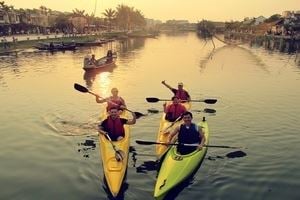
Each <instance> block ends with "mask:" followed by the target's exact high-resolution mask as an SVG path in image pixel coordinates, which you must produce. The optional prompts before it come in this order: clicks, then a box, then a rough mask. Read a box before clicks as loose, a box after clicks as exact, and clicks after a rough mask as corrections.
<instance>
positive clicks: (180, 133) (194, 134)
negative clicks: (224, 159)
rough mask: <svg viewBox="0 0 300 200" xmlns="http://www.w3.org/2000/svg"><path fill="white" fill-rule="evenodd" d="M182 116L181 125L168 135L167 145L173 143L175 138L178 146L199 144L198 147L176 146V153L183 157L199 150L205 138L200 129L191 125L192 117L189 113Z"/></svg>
mask: <svg viewBox="0 0 300 200" xmlns="http://www.w3.org/2000/svg"><path fill="white" fill-rule="evenodd" d="M182 116H183V124H181V125H180V126H178V127H176V128H175V129H174V130H173V132H171V133H170V135H169V143H174V142H175V141H176V138H177V141H178V143H179V144H199V146H198V147H195V146H184V145H178V147H177V151H178V152H179V153H180V154H182V155H185V154H189V153H191V152H193V151H195V150H196V149H197V150H201V149H202V147H203V145H204V143H205V136H204V131H203V130H202V128H201V127H200V126H198V125H196V124H194V123H192V119H193V115H192V113H191V112H185V113H183V114H182Z"/></svg>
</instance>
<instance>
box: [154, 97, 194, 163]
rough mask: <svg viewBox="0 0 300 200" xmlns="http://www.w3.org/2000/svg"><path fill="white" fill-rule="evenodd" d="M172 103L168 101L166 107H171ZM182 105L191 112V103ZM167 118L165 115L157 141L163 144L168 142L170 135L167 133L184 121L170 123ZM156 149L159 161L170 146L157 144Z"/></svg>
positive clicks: (164, 114)
mask: <svg viewBox="0 0 300 200" xmlns="http://www.w3.org/2000/svg"><path fill="white" fill-rule="evenodd" d="M171 103H172V101H168V102H167V105H166V106H168V105H170V104H171ZM182 105H184V107H185V108H186V110H190V109H191V105H192V104H191V102H185V103H182ZM165 117H166V113H163V115H162V117H161V119H160V124H159V129H158V132H157V139H156V141H157V142H163V143H165V142H168V136H169V134H167V133H166V132H171V131H173V130H174V128H175V127H176V126H178V125H179V124H181V123H182V120H179V121H177V122H169V121H168V120H166V119H165ZM155 149H156V156H157V158H158V159H160V158H161V156H162V155H164V154H165V152H166V151H167V150H168V146H166V145H162V144H157V145H156V148H155Z"/></svg>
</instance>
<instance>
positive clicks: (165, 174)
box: [154, 119, 209, 199]
mask: <svg viewBox="0 0 300 200" xmlns="http://www.w3.org/2000/svg"><path fill="white" fill-rule="evenodd" d="M199 125H200V126H201V127H202V128H203V130H204V133H205V138H206V141H205V144H206V145H207V144H208V138H209V130H208V124H207V122H206V121H205V119H204V121H202V122H200V123H199ZM206 152H207V147H203V148H202V150H200V151H199V150H196V151H194V152H192V153H190V154H186V155H181V154H179V153H177V146H172V147H171V148H170V149H169V151H168V152H167V154H166V156H165V158H164V160H163V161H162V163H161V167H160V170H159V173H158V177H157V180H156V184H155V190H154V197H155V198H156V199H163V198H164V197H165V196H166V195H167V193H168V192H169V191H170V190H171V189H172V188H174V187H175V186H177V185H179V184H180V183H181V182H183V181H184V180H186V179H187V178H188V177H190V176H191V175H192V174H193V172H194V171H195V170H196V169H197V168H198V167H199V165H200V164H201V162H202V161H203V159H204V157H205V154H206Z"/></svg>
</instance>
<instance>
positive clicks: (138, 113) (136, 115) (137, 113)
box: [134, 112, 146, 119]
mask: <svg viewBox="0 0 300 200" xmlns="http://www.w3.org/2000/svg"><path fill="white" fill-rule="evenodd" d="M134 114H135V117H136V118H137V119H139V118H140V117H144V116H146V115H145V114H143V113H140V112H134Z"/></svg>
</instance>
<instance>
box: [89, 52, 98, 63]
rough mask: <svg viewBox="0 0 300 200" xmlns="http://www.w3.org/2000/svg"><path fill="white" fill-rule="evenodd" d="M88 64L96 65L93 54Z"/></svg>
mask: <svg viewBox="0 0 300 200" xmlns="http://www.w3.org/2000/svg"><path fill="white" fill-rule="evenodd" d="M89 64H90V65H96V64H97V60H96V58H95V54H92V57H91V59H90V61H89Z"/></svg>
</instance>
